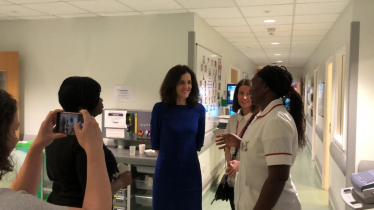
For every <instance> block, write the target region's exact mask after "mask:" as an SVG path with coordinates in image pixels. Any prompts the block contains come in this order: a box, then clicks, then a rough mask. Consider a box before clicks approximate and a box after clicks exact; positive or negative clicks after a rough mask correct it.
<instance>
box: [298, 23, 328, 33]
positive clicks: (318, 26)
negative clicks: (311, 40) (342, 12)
mask: <svg viewBox="0 0 374 210" xmlns="http://www.w3.org/2000/svg"><path fill="white" fill-rule="evenodd" d="M332 24H333V23H315V24H295V25H294V26H293V30H295V31H313V30H329V29H330V28H331V27H332Z"/></svg>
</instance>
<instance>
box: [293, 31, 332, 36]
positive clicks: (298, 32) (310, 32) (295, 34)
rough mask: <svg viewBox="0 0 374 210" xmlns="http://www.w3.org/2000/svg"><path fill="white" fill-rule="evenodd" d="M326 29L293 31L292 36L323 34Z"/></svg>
mask: <svg viewBox="0 0 374 210" xmlns="http://www.w3.org/2000/svg"><path fill="white" fill-rule="evenodd" d="M327 32H328V30H318V31H294V32H293V36H324V35H325V34H326V33H327Z"/></svg>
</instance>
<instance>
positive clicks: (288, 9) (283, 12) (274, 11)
mask: <svg viewBox="0 0 374 210" xmlns="http://www.w3.org/2000/svg"><path fill="white" fill-rule="evenodd" d="M240 9H241V10H242V12H243V15H244V17H273V16H287V15H293V4H287V5H271V6H254V7H240ZM264 11H270V12H269V13H265V12H264Z"/></svg>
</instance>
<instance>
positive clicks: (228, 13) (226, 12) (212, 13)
mask: <svg viewBox="0 0 374 210" xmlns="http://www.w3.org/2000/svg"><path fill="white" fill-rule="evenodd" d="M189 11H190V12H195V13H196V14H198V15H199V16H200V17H202V18H237V17H242V15H241V13H240V11H239V10H238V8H236V7H229V8H211V9H189Z"/></svg>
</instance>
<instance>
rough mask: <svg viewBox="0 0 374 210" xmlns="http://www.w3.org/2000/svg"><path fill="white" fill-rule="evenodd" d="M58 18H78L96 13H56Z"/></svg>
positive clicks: (94, 15) (93, 15)
mask: <svg viewBox="0 0 374 210" xmlns="http://www.w3.org/2000/svg"><path fill="white" fill-rule="evenodd" d="M56 16H58V17H60V18H80V17H97V15H96V14H92V13H86V14H71V15H56Z"/></svg>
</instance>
